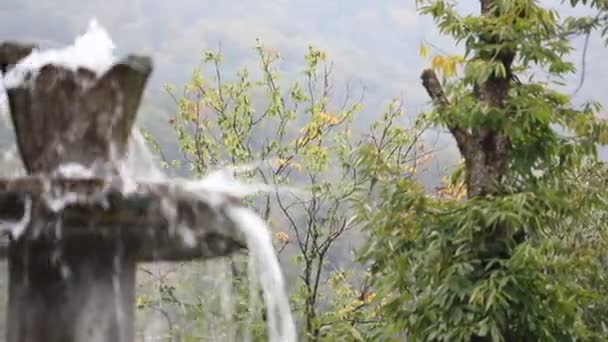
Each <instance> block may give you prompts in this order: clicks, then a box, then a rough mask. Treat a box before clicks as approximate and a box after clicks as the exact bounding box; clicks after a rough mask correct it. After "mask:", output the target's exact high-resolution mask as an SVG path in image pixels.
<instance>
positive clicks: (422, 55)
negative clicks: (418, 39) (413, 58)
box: [419, 43, 429, 58]
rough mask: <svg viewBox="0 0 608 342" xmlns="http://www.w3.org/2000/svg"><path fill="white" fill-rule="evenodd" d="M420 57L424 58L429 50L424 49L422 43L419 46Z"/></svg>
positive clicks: (424, 46)
mask: <svg viewBox="0 0 608 342" xmlns="http://www.w3.org/2000/svg"><path fill="white" fill-rule="evenodd" d="M419 53H420V57H423V58H424V57H426V56H427V55H428V54H429V49H428V48H427V47H426V45H425V44H424V43H422V44H420V51H419Z"/></svg>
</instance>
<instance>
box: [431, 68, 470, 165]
mask: <svg viewBox="0 0 608 342" xmlns="http://www.w3.org/2000/svg"><path fill="white" fill-rule="evenodd" d="M420 78H421V79H422V85H423V86H424V89H426V91H427V93H428V94H429V96H430V97H431V99H432V100H433V102H435V104H436V105H438V106H440V107H441V106H447V105H448V104H449V101H448V99H447V97H446V96H445V92H444V91H443V87H442V86H441V82H439V79H438V78H437V74H436V73H435V71H434V70H433V69H426V70H424V71H423V72H422V76H421V77H420ZM448 129H449V130H450V133H452V135H453V136H454V139H456V144H458V149H459V150H460V153H462V155H463V156H466V155H467V143H468V140H469V134H468V133H467V131H466V130H465V129H463V128H461V127H458V126H456V125H453V126H451V127H448Z"/></svg>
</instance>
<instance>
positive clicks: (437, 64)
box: [431, 56, 445, 69]
mask: <svg viewBox="0 0 608 342" xmlns="http://www.w3.org/2000/svg"><path fill="white" fill-rule="evenodd" d="M444 64H445V59H444V58H443V56H434V57H433V59H432V60H431V68H433V69H442V68H443V65H444Z"/></svg>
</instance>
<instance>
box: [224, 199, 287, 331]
mask: <svg viewBox="0 0 608 342" xmlns="http://www.w3.org/2000/svg"><path fill="white" fill-rule="evenodd" d="M228 215H229V216H230V217H231V218H232V219H233V220H234V222H235V223H236V224H237V225H238V226H239V228H240V229H241V230H242V231H243V233H244V234H245V236H246V239H247V248H249V253H250V256H251V259H253V260H251V261H254V262H255V265H256V270H257V273H258V275H259V278H260V281H261V285H262V289H263V290H264V291H263V292H264V304H265V306H266V317H267V320H268V334H269V338H270V342H279V341H284V342H295V341H296V340H297V337H296V332H295V326H294V323H293V318H292V317H291V310H290V308H289V301H288V299H287V295H286V294H285V285H284V281H283V274H282V272H281V267H280V265H279V262H278V260H277V258H276V255H275V254H274V253H275V252H274V247H273V245H272V240H271V238H270V234H269V233H268V227H267V225H266V223H265V222H264V220H262V219H261V218H260V216H258V215H257V214H255V213H254V212H253V211H251V210H250V209H247V208H239V207H234V208H229V209H228ZM250 295H253V294H250Z"/></svg>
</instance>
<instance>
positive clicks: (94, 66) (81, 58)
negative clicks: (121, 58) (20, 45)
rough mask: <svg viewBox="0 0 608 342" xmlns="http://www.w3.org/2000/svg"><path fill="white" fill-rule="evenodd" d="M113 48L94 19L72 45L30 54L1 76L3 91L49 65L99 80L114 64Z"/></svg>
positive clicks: (19, 84) (104, 31)
mask: <svg viewBox="0 0 608 342" xmlns="http://www.w3.org/2000/svg"><path fill="white" fill-rule="evenodd" d="M114 48H115V46H114V43H113V42H112V39H110V36H109V35H108V33H107V31H106V30H105V29H104V28H103V27H101V26H100V25H99V24H98V23H97V20H95V19H93V20H91V22H90V23H89V27H88V30H87V31H86V33H84V34H83V35H81V36H78V37H76V40H75V41H74V44H72V45H70V46H67V47H65V48H63V49H50V50H45V51H40V50H34V51H32V52H31V53H30V55H29V56H27V57H25V58H24V59H22V60H21V61H20V62H19V63H17V65H15V67H14V68H12V69H11V70H10V71H9V72H8V73H6V74H5V75H4V87H6V88H16V87H19V86H21V85H22V84H23V82H24V81H25V79H26V78H27V77H28V75H31V76H32V78H34V77H35V74H36V73H37V72H38V70H40V68H42V67H43V66H45V65H49V64H52V65H56V66H62V67H64V68H67V69H70V70H74V71H75V70H77V69H78V68H85V69H88V70H90V71H93V72H95V73H96V74H97V76H99V75H101V74H103V73H105V72H106V71H107V70H108V69H109V68H110V67H111V66H112V65H113V64H114V62H115V58H114V54H113V53H114Z"/></svg>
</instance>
